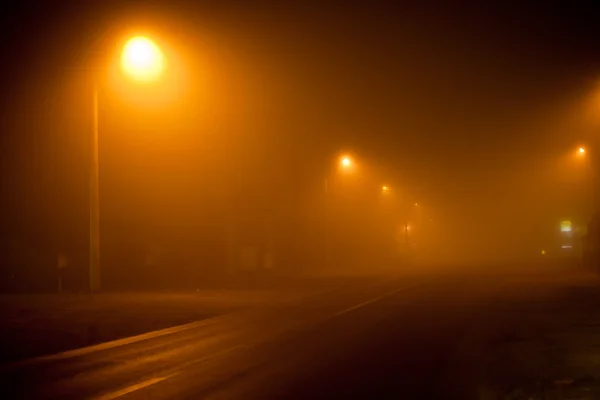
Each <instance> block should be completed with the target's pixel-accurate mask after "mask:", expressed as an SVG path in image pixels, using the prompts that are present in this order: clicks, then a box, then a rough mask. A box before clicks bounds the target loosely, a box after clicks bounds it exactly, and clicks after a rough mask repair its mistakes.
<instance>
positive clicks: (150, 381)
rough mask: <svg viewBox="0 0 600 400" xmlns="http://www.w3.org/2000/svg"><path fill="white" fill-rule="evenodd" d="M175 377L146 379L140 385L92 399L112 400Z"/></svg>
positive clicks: (172, 375)
mask: <svg viewBox="0 0 600 400" xmlns="http://www.w3.org/2000/svg"><path fill="white" fill-rule="evenodd" d="M175 375H177V374H176V373H175V374H171V375H167V376H162V377H160V378H152V379H148V380H146V381H143V382H140V383H136V384H135V385H131V386H128V387H126V388H124V389H120V390H117V391H115V392H111V393H107V394H103V395H101V396H98V397H93V399H94V400H113V399H116V398H118V397H121V396H125V395H126V394H129V393H132V392H135V391H136V390H140V389H143V388H146V387H148V386H152V385H154V384H156V383H159V382H162V381H165V380H167V379H169V378H172V377H174V376H175Z"/></svg>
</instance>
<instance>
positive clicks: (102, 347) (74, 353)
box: [14, 319, 209, 366]
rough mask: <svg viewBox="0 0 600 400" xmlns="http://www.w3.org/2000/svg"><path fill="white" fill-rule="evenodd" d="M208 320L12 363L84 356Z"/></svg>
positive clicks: (193, 326) (25, 363)
mask: <svg viewBox="0 0 600 400" xmlns="http://www.w3.org/2000/svg"><path fill="white" fill-rule="evenodd" d="M208 320H209V319H204V320H202V321H196V322H191V323H189V324H184V325H177V326H172V327H170V328H166V329H160V330H157V331H152V332H147V333H142V334H141V335H137V336H130V337H126V338H123V339H117V340H113V341H110V342H104V343H99V344H95V345H93V346H87V347H82V348H79V349H74V350H68V351H65V352H62V353H58V354H51V355H48V356H41V357H36V358H30V359H28V360H24V361H21V362H17V363H16V364H14V365H15V366H23V365H30V364H37V363H41V362H48V361H58V360H65V359H69V358H74V357H80V356H84V355H86V354H90V353H95V352H98V351H102V350H108V349H112V348H115V347H119V346H124V345H127V344H132V343H136V342H141V341H142V340H148V339H153V338H157V337H160V336H165V335H170V334H173V333H176V332H181V331H185V330H188V329H193V328H197V327H199V326H202V325H206V324H207V323H208Z"/></svg>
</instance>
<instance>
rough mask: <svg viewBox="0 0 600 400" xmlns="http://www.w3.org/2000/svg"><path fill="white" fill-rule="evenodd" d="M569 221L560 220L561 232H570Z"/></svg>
mask: <svg viewBox="0 0 600 400" xmlns="http://www.w3.org/2000/svg"><path fill="white" fill-rule="evenodd" d="M571 230H572V227H571V221H562V222H561V223H560V231H561V232H571Z"/></svg>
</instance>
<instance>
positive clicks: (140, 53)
mask: <svg viewBox="0 0 600 400" xmlns="http://www.w3.org/2000/svg"><path fill="white" fill-rule="evenodd" d="M164 63H165V62H164V56H163V53H162V51H161V50H160V48H159V47H158V46H157V45H156V43H154V42H153V41H152V40H151V39H149V38H148V37H146V36H135V37H133V38H131V39H129V40H128V41H127V42H126V43H125V45H124V46H123V51H122V52H121V68H122V70H123V72H125V73H127V74H128V75H129V76H130V77H131V78H132V79H134V80H137V81H146V82H147V81H154V80H156V79H158V78H159V77H160V75H161V73H162V71H163V69H164Z"/></svg>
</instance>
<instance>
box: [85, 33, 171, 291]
mask: <svg viewBox="0 0 600 400" xmlns="http://www.w3.org/2000/svg"><path fill="white" fill-rule="evenodd" d="M121 69H122V70H123V72H125V73H126V74H127V75H129V76H130V77H131V78H132V79H133V80H136V81H145V82H148V81H154V80H156V79H158V78H159V77H160V75H161V74H162V72H163V70H164V56H163V54H162V52H161V50H160V48H159V47H158V46H157V45H156V44H155V43H154V42H153V41H152V40H151V39H149V38H148V37H146V36H135V37H133V38H130V39H129V40H128V41H127V42H126V43H125V45H124V46H123V50H122V52H121ZM92 106H93V130H92V143H91V146H92V148H91V157H90V271H89V273H90V277H89V279H90V282H89V283H90V290H91V291H92V292H98V291H100V288H101V280H100V195H99V181H98V86H97V85H94V93H93V104H92Z"/></svg>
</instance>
